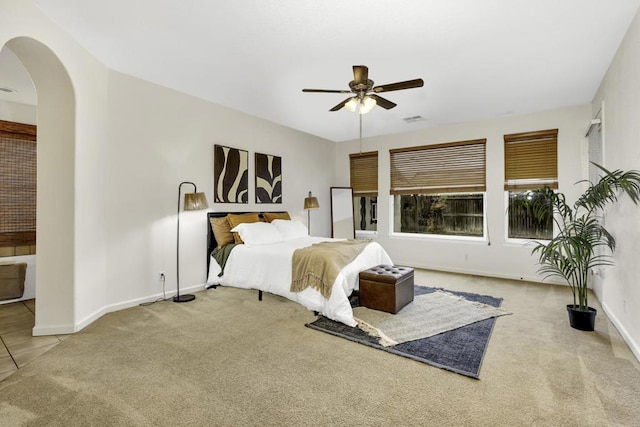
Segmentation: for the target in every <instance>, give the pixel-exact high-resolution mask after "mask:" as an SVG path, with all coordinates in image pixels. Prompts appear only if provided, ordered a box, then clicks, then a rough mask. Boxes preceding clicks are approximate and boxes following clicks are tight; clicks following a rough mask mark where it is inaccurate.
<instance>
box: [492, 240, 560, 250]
mask: <svg viewBox="0 0 640 427" xmlns="http://www.w3.org/2000/svg"><path fill="white" fill-rule="evenodd" d="M537 242H540V243H542V244H545V245H546V244H547V243H549V240H536V239H505V241H504V243H503V246H505V247H512V248H527V249H533V248H534V245H535V243H537Z"/></svg>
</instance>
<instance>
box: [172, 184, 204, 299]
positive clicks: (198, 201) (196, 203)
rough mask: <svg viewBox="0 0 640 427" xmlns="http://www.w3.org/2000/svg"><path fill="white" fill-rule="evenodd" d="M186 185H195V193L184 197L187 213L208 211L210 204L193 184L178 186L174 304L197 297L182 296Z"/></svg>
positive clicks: (190, 295)
mask: <svg viewBox="0 0 640 427" xmlns="http://www.w3.org/2000/svg"><path fill="white" fill-rule="evenodd" d="M184 184H190V185H193V193H185V195H184V208H183V210H185V211H197V210H201V209H207V208H208V207H209V204H208V203H207V196H205V195H204V193H198V192H197V191H198V189H197V188H196V185H195V184H194V183H193V182H189V181H184V182H181V183H180V185H179V186H178V233H177V239H176V240H177V242H178V243H177V246H176V285H177V292H176V296H175V297H173V302H187V301H193V300H194V299H196V296H195V295H192V294H185V295H180V201H181V199H182V197H181V196H182V186H183V185H184Z"/></svg>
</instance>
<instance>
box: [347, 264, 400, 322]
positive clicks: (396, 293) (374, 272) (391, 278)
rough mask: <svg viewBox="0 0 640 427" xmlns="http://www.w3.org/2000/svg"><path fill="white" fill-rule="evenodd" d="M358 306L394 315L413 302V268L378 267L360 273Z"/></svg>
mask: <svg viewBox="0 0 640 427" xmlns="http://www.w3.org/2000/svg"><path fill="white" fill-rule="evenodd" d="M359 279H360V305H361V306H363V307H368V308H373V309H375V310H381V311H386V312H387V313H393V314H396V313H397V312H399V311H400V310H401V309H402V307H404V306H405V305H407V304H409V303H410V302H411V301H413V268H410V267H399V266H395V265H378V266H376V267H373V268H370V269H369V270H365V271H362V272H360V276H359Z"/></svg>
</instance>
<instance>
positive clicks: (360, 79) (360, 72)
mask: <svg viewBox="0 0 640 427" xmlns="http://www.w3.org/2000/svg"><path fill="white" fill-rule="evenodd" d="M368 79H369V68H368V67H367V66H366V65H354V66H353V83H354V84H356V85H358V84H360V83H365V84H366V83H367V80H368Z"/></svg>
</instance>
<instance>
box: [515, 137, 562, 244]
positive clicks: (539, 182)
mask: <svg viewBox="0 0 640 427" xmlns="http://www.w3.org/2000/svg"><path fill="white" fill-rule="evenodd" d="M503 140H504V146H503V147H504V188H503V207H504V211H505V221H504V241H505V244H508V245H518V246H522V245H525V244H527V243H529V242H533V241H536V242H541V243H544V242H549V239H535V238H528V239H526V238H521V237H516V238H514V237H509V201H510V200H509V192H517V191H527V190H534V189H536V188H540V187H543V186H545V185H548V186H549V187H550V188H551V189H552V190H553V191H557V190H558V187H559V178H558V129H547V130H541V131H532V132H521V133H514V134H505V135H503ZM540 141H547V144H549V145H551V144H552V145H553V147H554V148H555V153H554V158H555V166H554V167H552V169H554V173H552V174H551V175H553V176H551V175H550V176H545V177H542V178H540V177H538V178H536V179H534V178H524V179H522V178H521V179H520V180H509V165H508V162H509V161H510V159H509V158H508V152H509V151H508V150H507V145H508V144H513V143H521V144H526V143H527V142H532V143H535V142H540ZM534 154H535V155H537V156H540V155H541V154H542V152H537V151H536V152H535V153H534ZM539 160H540V159H539V158H538V161H539ZM544 161H545V162H548V159H547V158H545V159H544ZM549 167H550V166H549V165H548V164H545V165H544V166H542V169H545V168H547V170H548V168H549ZM511 170H512V169H511ZM514 181H515V182H514ZM518 181H520V182H518ZM549 184H551V185H549ZM552 227H553V229H552V232H551V235H552V237H553V236H555V235H556V232H557V230H556V225H555V222H554V223H553V224H552Z"/></svg>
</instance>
